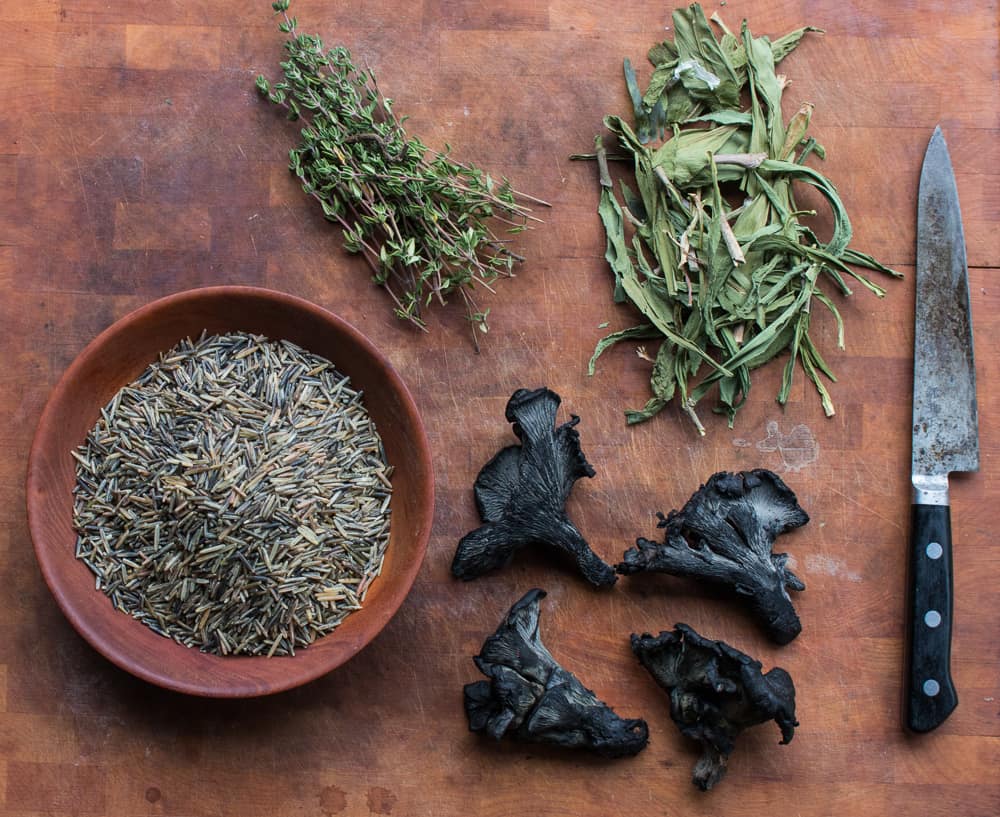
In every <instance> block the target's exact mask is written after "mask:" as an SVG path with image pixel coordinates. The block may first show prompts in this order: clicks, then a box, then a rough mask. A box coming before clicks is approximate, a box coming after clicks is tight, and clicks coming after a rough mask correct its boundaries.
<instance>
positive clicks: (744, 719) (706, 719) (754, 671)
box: [632, 624, 799, 791]
mask: <svg viewBox="0 0 1000 817" xmlns="http://www.w3.org/2000/svg"><path fill="white" fill-rule="evenodd" d="M632 652H634V653H635V655H636V657H637V658H638V659H639V662H640V663H641V664H642V665H643V666H644V667H645V668H646V669H647V670H648V671H649V673H650V674H651V675H652V676H653V678H654V679H655V680H656V683H657V684H659V685H660V686H661V687H662V688H663V689H664V690H665V691H666V692H667V694H668V695H670V717H671V718H672V719H673V721H674V723H676V724H677V726H678V727H679V728H680V731H681V734H683V735H685V736H686V737H689V738H693V739H694V740H696V741H698V742H699V743H700V744H701V746H702V756H701V758H700V759H699V760H698V762H697V763H696V764H695V767H694V775H693V778H692V779H693V782H694V784H695V785H696V786H697V787H698V788H699V789H701V790H702V791H708V790H709V789H711V788H712V787H713V786H714V785H715V784H716V783H718V782H719V781H720V780H721V779H722V778H723V776H724V775H725V773H726V767H727V763H728V761H729V755H730V754H731V753H732V751H733V748H734V743H733V741H734V739H735V738H736V736H737V735H738V734H739V733H740V732H742V731H743V730H744V729H747V728H749V727H751V726H755V725H757V724H760V723H765V722H766V721H769V720H774V721H776V722H777V724H778V727H779V728H780V729H781V741H780V742H781V743H783V744H784V743H790V742H791V740H792V737H793V736H794V734H795V727H796V726H798V725H799V724H798V721H796V720H795V685H794V684H793V683H792V679H791V676H790V675H789V674H788V673H787V672H785V670H783V669H782V668H781V667H773V668H772V669H771V670H770V671H769V672H767V673H765V674H762V673H761V671H760V670H761V665H760V662H759V661H755V660H754V659H752V658H751V657H750V656H749V655H746V654H745V653H742V652H740V651H739V650H737V649H735V648H734V647H730V646H729V645H728V644H726V643H724V642H722V641H712V640H711V639H709V638H704V637H703V636H700V635H699V634H698V633H696V632H695V631H694V630H693V629H692V628H691V627H688V626H687V625H686V624H676V625H674V630H673V631H672V632H661V633H660V634H659V635H658V636H656V637H654V636H651V635H649V634H644V635H641V636H640V635H635V634H633V635H632Z"/></svg>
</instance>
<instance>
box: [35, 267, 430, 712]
mask: <svg viewBox="0 0 1000 817" xmlns="http://www.w3.org/2000/svg"><path fill="white" fill-rule="evenodd" d="M231 296H240V297H244V298H254V299H259V300H261V301H266V302H277V303H279V304H281V305H282V306H284V307H286V308H291V309H296V310H302V311H304V312H307V313H310V314H311V315H312V316H313V317H315V318H318V319H319V320H321V321H323V322H326V323H329V324H333V325H334V326H335V327H336V329H337V330H338V331H339V332H340V333H342V334H343V335H346V336H347V337H348V339H349V340H350V342H352V343H354V344H357V345H358V346H359V347H361V348H363V349H364V351H365V352H366V353H367V354H369V355H370V356H371V357H373V358H374V359H376V360H377V361H378V363H379V364H380V365H381V368H382V371H383V372H384V374H385V376H386V378H387V379H388V381H389V384H390V386H391V389H392V391H394V392H395V393H396V394H397V395H398V397H399V402H400V404H401V406H402V409H403V412H404V414H405V415H406V417H407V418H408V420H409V423H410V425H411V426H412V428H413V430H414V432H415V435H414V439H413V440H412V443H413V446H414V449H415V451H416V454H417V457H418V459H419V461H420V462H421V465H422V466H423V469H424V470H426V473H427V479H425V480H422V481H420V484H418V485H417V486H416V490H417V492H418V497H417V503H418V507H419V508H421V509H423V510H424V513H423V514H422V515H424V516H426V519H422V520H421V521H422V522H423V524H421V525H420V527H419V530H417V531H416V532H415V536H416V537H417V541H416V544H415V550H414V557H415V558H413V559H412V560H410V561H409V562H407V563H405V564H404V565H403V566H402V568H401V570H400V576H401V581H400V584H399V589H398V590H397V592H396V593H394V594H391V595H389V596H386V597H383V599H382V600H381V602H380V609H379V612H380V615H379V616H378V619H377V620H376V624H377V626H375V627H374V628H373V629H372V632H371V634H370V635H368V636H367V637H365V638H363V639H358V640H357V643H356V645H354V646H355V648H354V649H351V650H349V651H346V652H344V653H343V654H342V655H341V656H340V657H339V660H334V661H332V662H325V663H324V662H316V663H315V664H313V663H312V662H308V663H307V665H306V668H303V667H302V666H301V665H300V666H299V667H298V670H299V671H298V672H295V671H290V672H287V673H284V674H275V677H274V679H273V680H272V679H270V678H269V679H268V682H267V683H266V684H265V683H261V682H260V681H256V682H250V681H243V682H242V684H241V683H235V684H234V683H231V682H227V684H228V685H225V686H224V685H213V684H211V683H207V682H193V681H189V680H184V679H178V678H175V677H173V676H171V675H170V674H169V673H167V672H164V671H157V669H156V668H155V667H151V666H149V665H148V664H146V663H143V662H141V661H137V660H130V658H131V657H130V656H129V655H128V654H127V653H123V652H122V651H121V650H119V649H116V648H113V647H111V646H110V645H109V644H108V643H107V640H106V639H105V638H104V637H103V636H102V634H101V632H100V631H99V628H96V627H93V626H91V623H90V621H89V620H88V618H87V617H86V616H85V615H83V614H82V613H81V612H80V611H79V610H77V608H76V607H75V606H74V605H73V604H71V603H70V600H69V593H68V592H66V590H65V589H64V587H63V583H64V580H63V579H62V578H61V577H60V575H59V572H58V570H57V569H56V566H57V564H60V563H62V561H63V559H62V558H60V557H59V556H58V554H57V553H55V552H54V551H53V550H52V549H51V548H46V547H43V546H42V544H41V543H42V541H44V539H45V538H46V537H45V535H44V525H43V523H42V521H41V519H40V515H41V514H42V513H43V509H42V508H40V507H38V505H39V503H38V502H35V501H33V498H34V497H35V496H36V494H37V490H36V487H35V486H37V485H39V484H40V479H41V478H40V474H39V468H40V466H39V461H40V460H41V459H42V458H43V454H42V451H43V448H44V443H45V441H46V440H47V439H48V438H49V437H50V436H51V435H52V434H53V430H54V426H55V420H54V416H55V414H56V413H57V407H58V406H59V405H60V404H61V403H64V402H65V401H66V400H67V393H68V392H69V391H70V387H71V385H72V384H73V382H74V381H75V380H76V378H77V377H78V375H79V373H80V371H81V370H82V369H83V368H84V367H85V366H86V365H87V364H88V362H89V361H90V360H91V359H92V358H93V357H94V355H95V354H96V353H97V352H99V351H100V350H101V349H103V348H104V346H105V345H106V344H107V343H108V342H109V340H111V339H112V338H114V337H115V336H116V335H118V334H120V333H121V332H122V331H123V330H126V329H128V328H130V327H132V326H134V325H135V324H136V323H139V322H142V321H144V320H146V319H147V318H148V317H149V316H150V315H154V314H156V313H157V312H159V311H162V310H168V309H171V308H173V307H175V306H177V305H178V304H183V303H184V302H186V301H189V300H191V301H193V300H201V299H205V298H212V297H215V298H225V297H231ZM25 505H26V512H27V519H28V530H29V535H30V537H31V542H32V547H33V549H34V551H35V557H36V560H37V561H38V564H39V567H40V569H41V572H42V576H43V578H44V580H45V583H46V585H47V586H48V588H49V590H50V592H51V593H52V595H53V597H54V598H55V600H56V603H57V604H58V606H59V608H60V609H61V610H62V612H63V615H65V617H66V618H67V620H68V621H69V622H70V624H71V625H72V627H73V629H74V630H75V631H76V632H77V633H78V634H79V635H80V636H82V637H83V639H84V640H85V641H87V643H89V644H90V646H91V647H93V648H94V649H95V650H96V651H97V652H98V653H100V654H101V655H103V656H104V657H105V658H107V659H108V660H109V661H111V663H113V664H115V665H116V666H118V667H119V668H120V669H123V670H125V671H126V672H128V673H130V674H131V675H134V676H136V677H138V678H141V679H142V680H144V681H147V682H149V683H151V684H153V685H155V686H159V687H162V688H165V689H169V690H173V691H175V692H181V693H185V694H188V695H194V696H199V697H206V698H250V697H259V696H264V695H270V694H274V693H279V692H284V691H287V690H289V689H293V688H296V687H299V686H302V685H303V684H306V683H309V682H310V681H314V680H316V679H317V678H320V677H322V676H324V675H326V674H328V673H330V672H332V671H333V670H334V669H336V668H337V667H339V666H342V665H343V664H344V663H346V662H347V661H349V660H350V659H351V658H353V657H354V656H355V655H357V653H358V652H360V651H361V650H362V649H363V648H364V647H365V646H367V645H368V644H369V643H371V641H372V640H374V639H375V638H376V637H377V635H378V634H379V633H380V632H381V631H382V630H383V629H384V628H385V626H386V625H387V624H388V623H389V621H390V620H391V619H392V618H393V617H394V616H395V614H396V613H397V612H398V610H399V608H400V607H401V606H402V604H403V601H404V600H405V599H406V597H407V596H408V595H409V592H410V589H411V588H412V586H413V583H414V581H415V580H416V577H417V574H418V573H419V572H420V569H421V567H422V565H423V562H424V558H425V556H426V553H427V546H428V542H429V540H430V534H431V529H432V526H433V518H434V470H433V457H432V455H431V449H430V443H429V440H428V437H427V430H426V428H425V427H424V423H423V420H422V418H421V416H420V413H419V411H418V409H417V405H416V401H415V400H414V399H413V395H412V394H411V393H410V390H409V388H407V386H406V383H405V382H404V381H403V379H402V377H401V376H400V374H399V373H398V372H397V371H396V369H395V367H394V366H393V365H392V363H391V361H390V360H389V358H388V357H387V356H386V355H385V354H384V353H383V352H382V351H381V350H380V349H379V348H378V347H377V346H376V345H375V344H374V343H373V342H372V341H371V340H370V339H369V338H368V337H367V336H366V335H365V334H364V333H362V332H361V331H360V330H359V329H357V328H356V327H355V326H353V325H352V324H350V323H348V322H347V321H346V320H345V319H343V318H341V317H340V316H339V315H337V314H336V313H334V312H332V311H330V310H328V309H325V308H324V307H321V306H319V305H318V304H315V303H313V302H311V301H309V300H306V299H305V298H302V297H299V296H297V295H292V294H290V293H287V292H283V291H281V290H276V289H271V288H269V287H260V286H248V285H213V286H205V287H195V288H191V289H185V290H181V291H179V292H175V293H172V294H169V295H166V296H163V297H160V298H156V299H154V300H152V301H149V302H148V303H145V304H143V305H142V306H139V307H137V308H136V309H134V310H132V311H131V312H128V313H126V314H125V315H123V316H122V317H120V318H118V319H117V320H115V321H113V322H112V323H111V324H109V325H108V326H107V327H105V328H104V329H103V330H101V331H100V332H99V333H98V334H97V335H96V336H95V337H94V338H93V339H92V340H91V341H90V342H89V343H88V344H87V345H86V346H85V347H84V348H83V349H82V350H81V351H80V352H79V353H78V354H77V355H76V357H75V358H74V359H73V361H72V362H71V363H70V365H69V366H68V367H67V368H66V370H65V371H64V372H63V374H62V375H61V376H60V377H59V379H58V380H57V382H56V384H55V386H54V387H53V388H52V390H51V392H50V393H49V396H48V398H47V399H46V402H45V406H44V408H43V409H42V412H41V415H40V416H39V420H38V425H37V426H36V428H35V433H34V436H33V438H32V442H31V447H30V450H29V453H28V463H27V470H26V477H25ZM74 558H75V557H74ZM95 592H97V591H95ZM109 610H110V611H111V612H114V613H116V614H119V615H123V613H121V611H117V610H114V608H109ZM137 624H138V622H137ZM335 633H336V630H335V631H334V632H333V633H331V635H335ZM161 637H162V636H161ZM167 642H168V643H176V642H170V641H169V639H168V640H167ZM317 643H319V642H317ZM178 646H180V645H178ZM185 649H192V650H193V649H195V648H192V647H188V648H185ZM306 651H307V648H304V649H303V650H302V651H300V652H298V653H296V656H297V655H299V654H304V653H305V652H306ZM203 655H205V654H203ZM296 656H282V657H281V658H277V659H268V660H271V661H281V662H282V663H281V665H280V666H283V667H287V668H288V669H289V670H294V669H295V662H294V658H295V657H296ZM213 657H214V658H219V656H213ZM224 660H227V661H241V660H259V656H225V657H224ZM286 662H287V663H286ZM276 666H278V665H277V664H276Z"/></svg>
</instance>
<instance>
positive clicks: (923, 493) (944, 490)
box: [911, 474, 948, 507]
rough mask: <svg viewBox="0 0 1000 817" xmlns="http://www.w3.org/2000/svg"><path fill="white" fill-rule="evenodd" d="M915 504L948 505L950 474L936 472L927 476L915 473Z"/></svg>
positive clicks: (913, 481)
mask: <svg viewBox="0 0 1000 817" xmlns="http://www.w3.org/2000/svg"><path fill="white" fill-rule="evenodd" d="M911 481H912V483H913V504H914V505H944V506H946V507H947V505H948V475H947V474H936V475H934V476H925V475H923V474H914V475H913V478H912V480H911Z"/></svg>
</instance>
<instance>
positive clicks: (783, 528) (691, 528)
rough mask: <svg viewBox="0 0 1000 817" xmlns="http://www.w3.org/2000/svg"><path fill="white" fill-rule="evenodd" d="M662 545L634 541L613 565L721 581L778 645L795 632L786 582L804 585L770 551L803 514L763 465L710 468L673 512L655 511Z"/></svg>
mask: <svg viewBox="0 0 1000 817" xmlns="http://www.w3.org/2000/svg"><path fill="white" fill-rule="evenodd" d="M659 517H660V524H659V527H661V528H666V533H665V535H664V539H663V542H662V543H659V542H651V541H650V540H648V539H642V538H640V539H637V540H636V547H634V548H632V549H630V550H628V551H626V553H625V555H624V557H623V560H624V561H622V562H620V563H619V564H618V565H617V566H616V568H615V569H616V570H617V571H618V572H619V573H622V574H624V575H632V574H634V573H642V572H645V571H652V572H660V573H670V574H672V575H675V576H692V577H696V578H702V579H707V580H709V581H712V582H717V583H719V584H723V585H726V586H727V587H729V588H731V589H732V590H734V591H735V592H736V593H738V594H739V595H740V596H742V597H744V598H745V599H746V600H747V603H748V604H749V605H750V607H751V608H752V609H753V611H754V613H755V614H756V615H757V616H758V617H759V618H760V620H761V621H762V622H763V623H764V625H765V627H766V628H767V634H768V636H770V638H771V639H773V640H774V641H776V642H777V643H778V644H787V643H788V642H789V641H791V640H792V639H793V638H795V636H797V635H798V634H799V633H800V632H801V631H802V624H801V623H800V622H799V617H798V615H797V614H796V612H795V608H794V607H793V606H792V600H791V598H790V597H789V595H788V590H787V588H789V587H790V588H792V589H793V590H805V585H804V584H803V583H802V581H801V580H800V579H799V578H798V577H797V576H796V575H795V574H794V573H792V571H791V570H790V569H789V568H788V566H787V562H788V554H787V553H772V552H771V548H772V547H773V545H774V540H775V539H777V537H778V535H779V534H782V533H786V532H787V531H790V530H792V529H793V528H797V527H799V526H801V525H804V524H805V523H806V522H808V521H809V515H808V514H807V513H806V512H805V511H804V510H803V509H802V508H800V507H799V503H798V501H797V500H796V498H795V494H794V493H792V491H791V489H790V488H789V487H788V486H787V485H785V483H784V482H782V480H781V478H780V477H779V476H778V475H777V474H774V473H772V472H771V471H767V470H765V469H763V468H759V469H756V470H754V471H741V472H740V473H738V474H730V473H726V472H720V473H718V474H714V475H713V476H712V477H711V478H710V479H709V480H708V482H706V483H705V484H704V485H703V486H702V487H701V488H700V489H699V490H698V492H697V493H695V495H694V496H692V497H691V499H689V500H688V502H687V504H686V505H685V506H684V507H683V508H682V509H681V510H680V511H671V512H670V513H669V514H668V515H667V516H666V517H664V516H663V514H660V515H659Z"/></svg>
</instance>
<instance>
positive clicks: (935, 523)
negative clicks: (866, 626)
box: [905, 126, 979, 732]
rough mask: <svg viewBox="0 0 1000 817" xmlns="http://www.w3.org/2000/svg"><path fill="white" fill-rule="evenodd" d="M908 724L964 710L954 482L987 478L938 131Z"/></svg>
mask: <svg viewBox="0 0 1000 817" xmlns="http://www.w3.org/2000/svg"><path fill="white" fill-rule="evenodd" d="M914 326H915V328H914V350H913V449H912V452H913V454H912V483H913V517H912V526H911V531H910V554H909V581H908V584H909V587H908V590H909V593H908V596H909V601H908V606H907V612H908V627H907V631H908V636H907V641H908V644H907V647H908V650H907V656H908V657H907V669H906V692H905V700H906V705H905V709H906V715H905V718H906V725H907V727H908V728H909V729H910V730H912V731H914V732H929V731H930V730H932V729H934V728H936V727H937V726H939V725H940V724H941V723H943V722H944V721H945V719H946V718H947V717H948V716H949V715H950V714H951V712H952V711H953V710H954V709H955V707H956V706H957V705H958V695H957V693H956V691H955V684H954V682H953V680H952V677H951V629H952V542H951V511H950V509H949V502H948V474H949V473H951V472H953V471H977V470H979V421H978V407H977V404H976V369H975V362H974V358H973V346H972V318H971V311H970V307H969V271H968V267H967V263H966V257H965V236H964V233H963V230H962V216H961V211H960V209H959V204H958V190H957V188H956V185H955V176H954V172H953V170H952V166H951V158H950V157H949V155H948V147H947V145H946V144H945V140H944V135H943V134H942V133H941V128H940V126H938V127H937V128H935V129H934V134H933V136H931V139H930V142H929V143H928V145H927V152H926V154H925V155H924V163H923V167H922V169H921V173H920V189H919V193H918V198H917V258H916V316H915V325H914Z"/></svg>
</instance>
